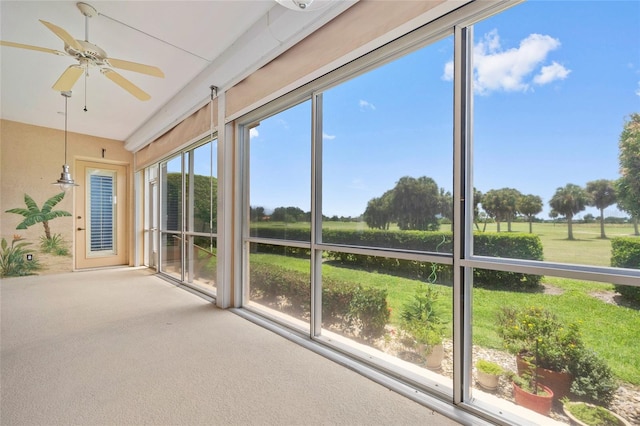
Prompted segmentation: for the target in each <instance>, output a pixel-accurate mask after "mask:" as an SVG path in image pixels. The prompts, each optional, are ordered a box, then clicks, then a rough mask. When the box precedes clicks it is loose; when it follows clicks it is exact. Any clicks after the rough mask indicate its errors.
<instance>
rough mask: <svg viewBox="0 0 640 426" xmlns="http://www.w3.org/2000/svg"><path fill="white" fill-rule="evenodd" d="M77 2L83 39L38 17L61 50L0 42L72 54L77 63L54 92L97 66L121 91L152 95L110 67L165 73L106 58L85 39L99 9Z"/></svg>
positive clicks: (143, 98) (66, 88) (65, 88)
mask: <svg viewBox="0 0 640 426" xmlns="http://www.w3.org/2000/svg"><path fill="white" fill-rule="evenodd" d="M76 5H77V6H78V9H80V12H81V13H82V14H83V15H84V16H85V40H76V39H74V38H73V37H72V36H71V35H70V34H69V33H68V32H67V31H65V30H64V29H63V28H60V27H58V26H57V25H54V24H52V23H51V22H47V21H43V20H42V19H40V22H42V24H43V25H44V26H46V27H47V28H49V30H51V31H52V32H53V33H54V34H55V35H57V36H58V37H59V38H60V39H62V41H63V42H64V52H61V51H59V50H54V49H48V48H46V47H38V46H31V45H28V44H21V43H14V42H11V41H2V40H0V45H2V46H9V47H17V48H20V49H30V50H36V51H40V52H46V53H53V54H55V55H62V56H71V57H72V58H75V59H76V60H77V61H78V63H77V64H73V65H71V66H69V67H68V68H67V69H66V70H65V71H64V72H63V73H62V75H61V76H60V78H58V81H56V82H55V84H54V85H53V86H52V87H53V89H54V90H56V91H59V92H67V91H70V90H71V89H72V88H73V86H74V84H75V83H76V82H77V81H78V79H79V78H80V77H81V76H82V75H83V74H86V73H88V71H89V67H90V66H95V67H98V68H99V69H100V72H101V73H102V74H104V76H105V77H107V78H108V79H109V80H111V81H113V82H114V83H116V84H117V85H118V86H120V87H122V88H123V89H124V90H126V91H127V92H129V93H131V94H132V95H133V96H135V97H136V98H138V99H140V100H141V101H146V100H149V99H151V96H150V95H149V94H148V93H146V92H145V91H143V90H142V89H140V88H139V87H138V86H136V85H135V84H133V83H132V82H130V81H129V80H127V79H126V78H124V77H123V76H122V75H120V74H118V73H117V72H116V71H114V70H113V68H118V69H123V70H127V71H134V72H138V73H142V74H146V75H151V76H154V77H160V78H164V73H163V72H162V70H161V69H160V68H158V67H154V66H152V65H144V64H139V63H136V62H130V61H125V60H122V59H115V58H109V57H108V56H107V52H105V51H104V50H102V49H101V48H100V47H98V46H96V45H95V44H93V43H90V42H89V41H88V40H89V18H91V17H93V16H95V15H97V14H98V12H97V11H96V9H95V8H94V7H93V6H91V5H90V4H87V3H82V2H79V3H77V4H76Z"/></svg>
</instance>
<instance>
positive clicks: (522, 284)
mask: <svg viewBox="0 0 640 426" xmlns="http://www.w3.org/2000/svg"><path fill="white" fill-rule="evenodd" d="M473 240H474V244H473V246H474V248H473V252H474V254H475V255H478V256H489V257H500V258H511V259H527V260H543V251H542V241H540V237H539V236H537V235H533V234H509V233H503V232H500V233H493V232H482V233H476V234H474V236H473ZM541 280H542V276H540V275H530V274H520V273H516V272H502V271H492V270H489V269H478V268H476V269H474V271H473V283H474V285H475V286H477V287H484V288H506V289H513V290H519V289H522V288H533V287H536V286H538V285H539V284H540V281H541Z"/></svg>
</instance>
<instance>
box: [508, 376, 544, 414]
mask: <svg viewBox="0 0 640 426" xmlns="http://www.w3.org/2000/svg"><path fill="white" fill-rule="evenodd" d="M538 389H539V390H542V391H544V392H545V394H544V395H542V394H541V393H538V394H537V395H536V394H533V393H530V392H527V391H526V390H524V389H522V388H521V387H520V386H518V385H516V384H515V383H514V384H513V398H514V399H515V401H516V404H518V405H521V406H523V407H525V408H528V409H529V410H531V411H535V412H536V413H540V414H543V415H545V416H548V415H549V413H551V406H552V405H553V391H552V390H551V389H549V388H548V387H546V386H544V385H538Z"/></svg>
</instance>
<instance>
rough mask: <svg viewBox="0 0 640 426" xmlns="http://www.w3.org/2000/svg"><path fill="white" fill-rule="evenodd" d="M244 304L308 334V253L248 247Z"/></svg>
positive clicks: (276, 248) (254, 245)
mask: <svg viewBox="0 0 640 426" xmlns="http://www.w3.org/2000/svg"><path fill="white" fill-rule="evenodd" d="M248 270H249V277H248V278H249V279H248V282H245V292H246V295H247V297H248V301H247V305H248V306H250V307H253V308H254V309H258V310H260V311H262V312H263V313H265V314H266V315H268V316H271V317H272V318H275V319H277V320H279V321H283V322H286V323H287V324H289V325H291V326H293V327H296V328H299V329H301V330H304V331H305V332H306V333H308V332H309V318H310V317H309V315H310V307H311V275H310V261H309V250H308V249H301V248H297V247H290V246H279V245H270V244H251V245H250V254H249V269H248Z"/></svg>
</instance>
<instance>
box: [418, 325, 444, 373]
mask: <svg viewBox="0 0 640 426" xmlns="http://www.w3.org/2000/svg"><path fill="white" fill-rule="evenodd" d="M410 330H411V334H412V335H413V337H414V339H415V342H416V348H417V350H418V352H420V353H421V354H422V355H423V356H424V357H425V366H426V367H427V368H428V369H430V370H440V368H441V366H442V360H443V359H444V346H443V345H442V333H441V332H440V330H438V329H437V328H435V327H432V326H430V325H429V324H427V323H421V322H417V321H416V322H414V323H413V324H412V325H411V326H410Z"/></svg>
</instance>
